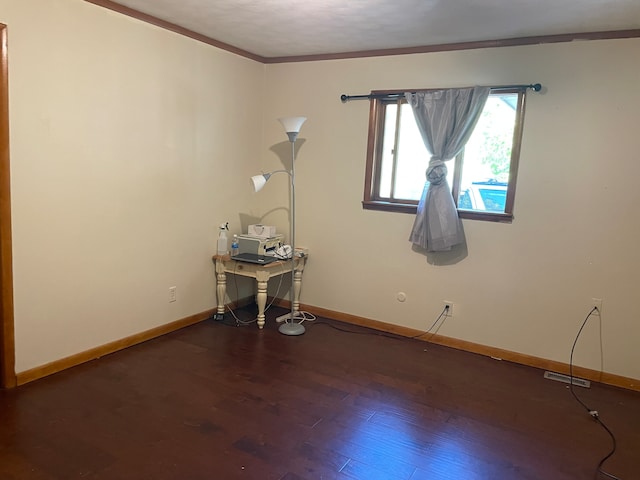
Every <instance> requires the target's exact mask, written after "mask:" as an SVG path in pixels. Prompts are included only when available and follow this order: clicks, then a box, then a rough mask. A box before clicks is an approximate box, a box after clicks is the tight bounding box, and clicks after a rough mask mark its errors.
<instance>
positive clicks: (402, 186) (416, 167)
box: [394, 103, 431, 200]
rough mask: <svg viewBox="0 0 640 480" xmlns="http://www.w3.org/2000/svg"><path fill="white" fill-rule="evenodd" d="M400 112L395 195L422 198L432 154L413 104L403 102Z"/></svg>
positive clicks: (407, 198)
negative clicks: (428, 148)
mask: <svg viewBox="0 0 640 480" xmlns="http://www.w3.org/2000/svg"><path fill="white" fill-rule="evenodd" d="M400 114H401V115H402V116H401V118H400V121H401V124H400V125H401V127H400V141H399V144H398V150H399V155H398V166H397V168H396V179H395V186H394V189H395V197H396V198H402V199H406V200H420V195H421V194H422V189H423V188H424V182H425V180H426V178H425V173H426V170H427V165H428V164H429V157H430V156H431V154H430V153H429V152H428V151H427V149H426V148H425V146H424V142H423V141H422V136H421V135H420V131H419V130H418V125H417V124H416V119H415V117H414V116H413V111H412V109H411V105H408V104H406V103H403V104H402V108H401V110H400Z"/></svg>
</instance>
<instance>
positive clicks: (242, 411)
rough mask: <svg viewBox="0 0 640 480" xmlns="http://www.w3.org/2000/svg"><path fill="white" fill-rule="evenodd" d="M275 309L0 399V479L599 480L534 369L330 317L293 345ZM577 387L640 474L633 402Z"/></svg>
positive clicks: (594, 429) (205, 325) (581, 419)
mask: <svg viewBox="0 0 640 480" xmlns="http://www.w3.org/2000/svg"><path fill="white" fill-rule="evenodd" d="M284 312H285V311H284V310H282V309H279V308H272V309H271V310H270V311H269V312H268V315H267V326H266V327H265V329H264V330H263V331H259V330H258V329H257V327H256V326H255V325H249V326H236V325H233V324H231V325H228V324H227V323H230V322H229V321H228V320H229V319H227V321H225V322H214V321H212V320H207V321H205V322H202V323H199V324H196V325H192V326H190V327H186V328H184V329H182V330H179V331H176V332H172V333H170V334H167V335H165V336H163V337H160V338H157V339H154V340H150V341H148V342H145V343H143V344H140V345H136V346H134V347H131V348H128V349H126V350H123V351H120V352H117V353H114V354H112V355H108V356H106V357H103V358H100V359H98V360H95V361H92V362H89V363H86V364H83V365H80V366H78V367H74V368H72V369H69V370H66V371H64V372H60V373H58V374H55V375H52V376H50V377H47V378H44V379H41V380H38V381H36V382H32V383H29V384H26V385H23V386H21V387H18V388H16V389H13V390H7V391H0V479H2V480H14V479H16V480H17V479H20V480H57V479H65V480H67V479H76V478H78V479H80V478H82V479H91V480H119V479H123V480H126V479H131V480H134V479H135V480H145V479H149V480H174V479H175V480H178V479H180V480H185V479H186V480H200V479H202V480H205V479H207V480H211V479H221V480H235V479H239V480H354V479H356V480H387V479H389V480H427V479H428V480H434V479H435V480H548V479H549V480H572V479H589V480H590V479H597V478H605V477H597V476H596V466H597V464H598V461H599V460H600V459H601V458H603V457H604V456H605V455H606V454H607V453H608V451H609V449H610V445H611V443H610V439H609V437H608V436H607V435H606V433H605V432H604V430H603V429H602V428H600V427H599V426H598V425H597V423H596V422H595V421H594V420H593V419H592V418H591V417H590V416H589V415H588V414H587V413H586V412H585V411H584V409H583V408H582V407H581V406H580V405H578V403H577V402H576V401H575V400H574V399H573V397H572V396H571V394H570V391H569V389H568V388H567V385H565V384H562V383H558V382H553V381H549V380H545V379H544V378H543V376H542V374H543V372H542V371H540V370H537V369H534V368H530V367H525V366H522V365H516V364H511V363H508V362H501V361H496V360H493V359H490V358H488V357H483V356H478V355H475V354H471V353H466V352H461V351H457V350H453V349H449V348H446V347H443V346H439V345H432V344H429V343H425V342H421V341H418V340H412V339H406V338H400V337H394V336H393V335H386V334H380V333H379V332H375V331H372V330H367V329H364V328H360V327H356V326H353V325H345V324H341V323H338V322H334V321H331V320H327V319H319V321H317V322H316V323H307V324H306V325H307V332H306V333H305V334H304V335H302V336H300V337H287V336H284V335H281V334H279V333H278V332H277V329H276V324H275V322H274V318H275V317H276V316H278V315H280V314H282V313H284ZM238 314H239V315H240V316H241V318H243V319H247V320H248V319H252V318H254V317H255V314H256V312H255V307H254V306H249V307H246V308H243V309H241V310H239V311H238ZM344 330H347V331H349V332H355V333H348V332H346V331H344ZM577 390H578V391H577V393H578V394H579V395H580V396H581V398H582V399H583V401H584V402H585V403H587V404H588V405H589V406H591V408H594V409H596V410H598V411H599V413H600V416H601V418H602V419H603V420H604V421H605V422H606V423H607V425H608V426H609V427H610V428H611V430H612V431H613V432H614V433H615V435H616V437H617V441H618V450H617V452H616V453H615V455H614V456H613V457H612V458H611V459H610V460H608V461H607V462H606V464H605V469H606V470H607V471H608V472H610V473H612V474H615V475H616V476H618V477H619V478H620V479H622V480H634V479H637V478H640V393H638V392H632V391H627V390H621V389H617V388H615V387H610V386H606V385H600V384H596V383H594V384H592V388H590V389H583V388H578V389H577Z"/></svg>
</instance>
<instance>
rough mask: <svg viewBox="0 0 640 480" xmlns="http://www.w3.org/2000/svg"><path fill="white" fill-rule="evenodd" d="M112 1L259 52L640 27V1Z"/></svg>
mask: <svg viewBox="0 0 640 480" xmlns="http://www.w3.org/2000/svg"><path fill="white" fill-rule="evenodd" d="M88 1H91V0H88ZM94 3H100V2H99V1H96V2H94ZM115 3H117V4H120V5H123V6H125V7H130V8H132V9H134V10H137V11H140V12H142V13H145V14H148V15H151V16H154V17H157V18H159V19H161V20H164V21H167V22H170V23H173V24H176V25H179V26H181V27H183V28H186V29H188V30H191V31H193V32H196V33H198V34H201V35H204V36H206V37H209V38H211V39H214V40H216V41H219V42H223V43H226V44H228V45H231V46H234V47H236V48H239V49H241V50H245V51H247V52H249V53H252V54H254V55H258V56H261V57H287V56H299V55H317V54H332V53H344V52H358V51H367V50H378V49H391V48H406V47H423V46H429V45H441V44H448V43H460V42H474V41H484V40H503V39H512V38H521V37H531V36H543V35H558V34H567V33H584V32H603V31H610V30H629V29H634V30H635V29H640V0H115Z"/></svg>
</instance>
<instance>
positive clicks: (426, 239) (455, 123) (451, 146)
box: [405, 87, 490, 252]
mask: <svg viewBox="0 0 640 480" xmlns="http://www.w3.org/2000/svg"><path fill="white" fill-rule="evenodd" d="M489 91H490V88H489V87H473V88H460V89H447V90H433V91H429V92H419V93H406V94H405V97H406V99H407V102H408V103H409V105H411V106H412V108H413V114H414V116H415V118H416V123H417V124H418V128H419V130H420V133H421V134H422V140H423V141H424V144H425V146H426V147H427V150H428V151H429V152H430V153H431V160H430V161H429V166H428V167H427V172H426V176H427V180H426V182H425V184H424V190H423V191H422V196H421V197H420V203H419V204H418V214H417V216H416V219H415V222H414V224H413V229H412V230H411V235H410V237H409V240H410V241H411V242H413V243H414V244H415V245H417V246H419V247H421V248H423V249H426V250H427V251H429V252H444V251H448V250H451V247H453V246H454V245H458V244H461V243H464V231H463V230H462V222H461V221H460V218H458V211H457V210H456V205H455V202H454V200H453V196H452V195H451V188H450V187H449V182H447V165H446V163H445V162H447V161H448V160H451V159H452V158H454V157H455V156H456V155H457V154H458V153H460V151H461V150H462V148H463V147H464V145H465V143H467V140H469V137H470V136H471V134H472V133H473V129H474V128H475V126H476V123H477V122H478V118H480V114H481V113H482V110H483V108H484V104H485V103H486V101H487V97H488V96H489Z"/></svg>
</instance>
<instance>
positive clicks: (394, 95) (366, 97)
mask: <svg viewBox="0 0 640 480" xmlns="http://www.w3.org/2000/svg"><path fill="white" fill-rule="evenodd" d="M490 88H491V89H492V90H494V89H495V90H497V89H503V88H514V89H525V90H526V89H528V88H530V89H531V90H533V91H534V92H539V91H540V90H542V85H540V84H539V83H530V84H529V85H500V86H497V87H490ZM431 90H440V89H431ZM443 90H444V89H443ZM413 93H415V92H413ZM403 96H404V92H402V93H371V94H369V95H344V94H342V95H340V100H341V101H342V103H346V102H348V101H349V100H370V99H372V98H398V97H403Z"/></svg>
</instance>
